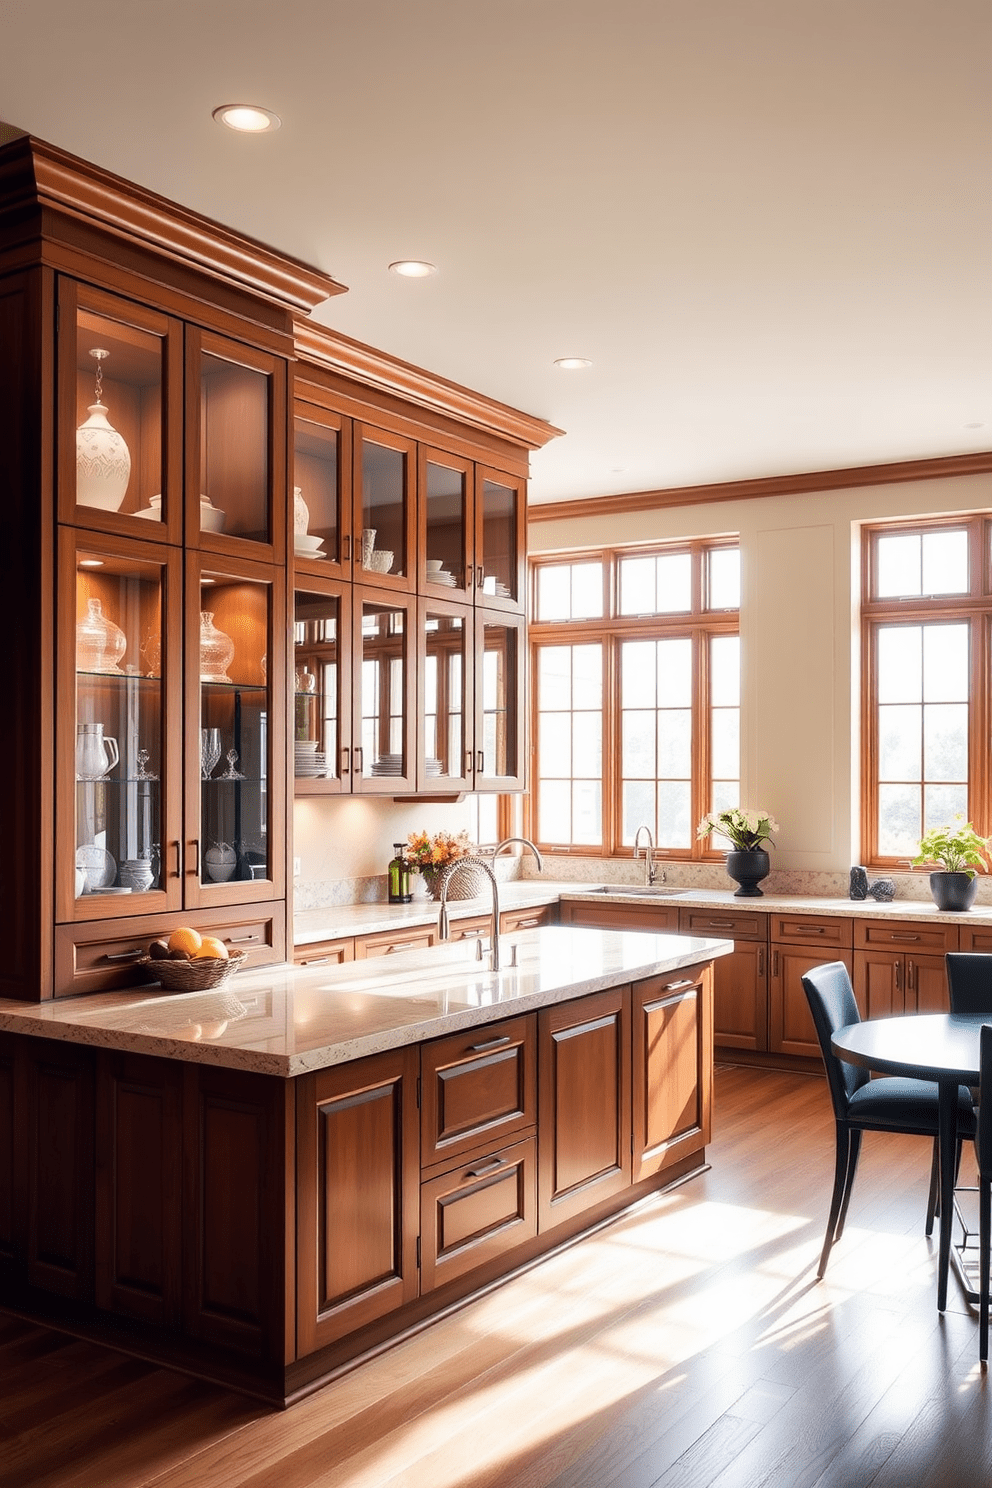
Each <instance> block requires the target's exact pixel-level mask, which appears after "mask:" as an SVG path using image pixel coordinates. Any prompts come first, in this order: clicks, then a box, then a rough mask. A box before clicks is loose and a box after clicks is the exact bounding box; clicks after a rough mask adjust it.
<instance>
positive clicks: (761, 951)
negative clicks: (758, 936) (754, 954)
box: [758, 946, 765, 977]
mask: <svg viewBox="0 0 992 1488" xmlns="http://www.w3.org/2000/svg"><path fill="white" fill-rule="evenodd" d="M764 974H765V948H764V946H759V947H758V975H759V977H763V976H764Z"/></svg>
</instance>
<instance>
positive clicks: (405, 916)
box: [293, 878, 992, 946]
mask: <svg viewBox="0 0 992 1488" xmlns="http://www.w3.org/2000/svg"><path fill="white" fill-rule="evenodd" d="M610 887H611V889H612V890H613V891H614V892H611V893H609V894H603V893H600V892H598V890H597V886H596V885H593V884H584V883H556V882H554V881H552V880H546V879H540V878H527V879H515V880H513V881H511V882H509V883H504V884H500V890H499V895H500V908H501V909H531V908H535V907H536V906H538V905H541V904H556V903H558V902H559V900H579V901H583V902H585V903H587V904H617V905H620V904H652V903H658V904H663V905H677V906H679V907H680V908H685V909H723V910H730V909H733V910H738V911H741V910H749V909H750V910H762V911H763V912H765V913H786V914H811V915H812V914H815V915H839V916H841V917H843V918H845V919H854V918H858V917H860V918H867V919H882V918H884V919H894V920H933V919H938V920H939V921H940V922H941V924H952V925H966V924H975V923H979V924H983V925H992V905H977V904H976V905H975V906H974V907H973V908H972V909H970V910H968V911H967V912H966V913H964V914H948V913H946V912H945V911H943V910H938V909H937V907H936V905H934V904H933V903H932V902H931V901H928V900H927V901H925V900H922V899H895V900H893V901H892V902H891V903H888V904H883V903H879V902H878V901H877V900H875V899H831V898H812V897H810V896H808V895H800V894H769V893H765V894H763V895H762V896H761V897H760V898H758V899H738V898H737V897H736V896H735V894H734V892H733V890H731V889H726V890H723V889H679V888H677V887H675V886H672V887H671V890H669V886H668V885H660V886H659V887H661V888H662V889H663V890H664V892H663V893H662V894H659V895H656V896H655V895H646V894H643V893H639V892H638V890H637V887H636V885H633V884H631V885H628V886H622V885H620V884H613V885H611V886H610ZM624 887H626V888H627V890H628V892H619V891H620V890H621V889H622V888H624ZM491 908H492V902H491V900H490V897H489V895H488V894H485V895H483V896H481V897H480V898H478V899H459V900H452V901H451V902H449V904H448V911H449V914H450V917H451V918H452V919H453V920H454V919H460V918H465V917H467V916H476V915H485V914H489V913H490V911H491ZM436 922H437V905H436V904H435V903H433V901H431V900H426V899H425V900H421V901H419V902H417V903H415V904H346V905H338V906H335V907H334V908H332V909H311V910H306V911H305V912H303V913H302V914H298V915H296V917H295V919H294V921H293V928H294V939H295V942H296V944H297V945H298V946H302V945H313V944H315V943H316V942H318V941H323V940H340V939H346V938H347V937H349V936H353V935H371V934H373V933H374V932H375V931H377V930H398V929H405V928H412V927H413V926H416V925H432V924H436Z"/></svg>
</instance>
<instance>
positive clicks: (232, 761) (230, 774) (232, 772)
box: [217, 749, 245, 780]
mask: <svg viewBox="0 0 992 1488" xmlns="http://www.w3.org/2000/svg"><path fill="white" fill-rule="evenodd" d="M226 759H227V769H226V770H225V771H224V773H223V775H218V777H217V779H218V780H244V779H245V776H244V775H242V773H241V771H240V770H236V769H235V766H236V764H237V763H238V751H237V750H236V749H229V750H228V751H227V755H226Z"/></svg>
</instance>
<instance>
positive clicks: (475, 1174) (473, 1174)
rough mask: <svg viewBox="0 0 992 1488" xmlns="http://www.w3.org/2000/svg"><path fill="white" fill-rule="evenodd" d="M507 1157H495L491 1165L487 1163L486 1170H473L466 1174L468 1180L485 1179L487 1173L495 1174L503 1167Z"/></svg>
mask: <svg viewBox="0 0 992 1488" xmlns="http://www.w3.org/2000/svg"><path fill="white" fill-rule="evenodd" d="M505 1162H506V1158H505V1157H494V1158H493V1160H492V1162H491V1163H486V1165H485V1167H484V1168H472V1169H471V1170H470V1171H469V1172H467V1173H466V1174H465V1177H466V1178H483V1177H485V1175H486V1174H487V1173H495V1171H496V1169H497V1168H501V1167H503V1165H504V1163H505Z"/></svg>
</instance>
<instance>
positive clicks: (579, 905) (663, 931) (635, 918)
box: [558, 894, 679, 935]
mask: <svg viewBox="0 0 992 1488" xmlns="http://www.w3.org/2000/svg"><path fill="white" fill-rule="evenodd" d="M558 917H559V922H560V923H561V924H562V925H587V926H589V927H590V928H591V929H593V930H646V931H647V932H648V933H649V934H651V935H667V934H670V933H675V932H677V931H678V928H679V911H678V908H677V906H676V905H674V904H665V903H663V902H662V903H658V902H654V903H651V904H617V903H616V901H614V900H611V899H610V897H609V896H608V895H606V894H604V895H603V898H602V903H600V902H598V901H597V902H595V903H594V902H593V901H592V900H591V899H583V900H576V899H563V900H562V901H561V904H560V905H559V909H558Z"/></svg>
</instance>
